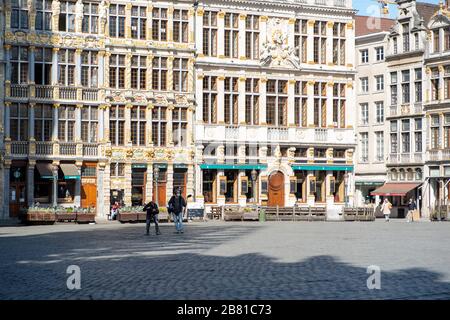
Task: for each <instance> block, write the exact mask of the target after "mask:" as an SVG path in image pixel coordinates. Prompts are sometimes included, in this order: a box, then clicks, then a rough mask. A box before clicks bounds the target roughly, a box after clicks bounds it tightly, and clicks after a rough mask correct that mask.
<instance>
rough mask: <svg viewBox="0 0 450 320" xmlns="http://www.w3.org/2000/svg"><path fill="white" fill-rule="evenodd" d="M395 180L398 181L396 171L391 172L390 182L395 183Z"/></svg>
mask: <svg viewBox="0 0 450 320" xmlns="http://www.w3.org/2000/svg"><path fill="white" fill-rule="evenodd" d="M397 179H398V173H397V170H395V169H393V170H391V180H392V181H397Z"/></svg>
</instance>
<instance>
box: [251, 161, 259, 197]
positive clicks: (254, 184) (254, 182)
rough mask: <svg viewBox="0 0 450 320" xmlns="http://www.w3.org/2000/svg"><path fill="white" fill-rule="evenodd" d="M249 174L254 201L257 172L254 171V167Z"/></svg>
mask: <svg viewBox="0 0 450 320" xmlns="http://www.w3.org/2000/svg"><path fill="white" fill-rule="evenodd" d="M251 176H252V187H253V201H255V203H256V202H257V201H256V179H257V178H258V172H256V170H255V169H253V170H252V172H251Z"/></svg>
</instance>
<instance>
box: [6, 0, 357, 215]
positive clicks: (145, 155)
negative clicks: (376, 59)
mask: <svg viewBox="0 0 450 320" xmlns="http://www.w3.org/2000/svg"><path fill="white" fill-rule="evenodd" d="M354 15H355V10H353V9H352V1H351V0H295V1H294V0H293V1H281V0H272V1H266V0H259V1H256V0H253V1H252V0H249V1H231V0H212V1H189V0H178V1H145V0H136V1H131V2H130V1H122V0H101V1H100V0H77V1H75V0H7V1H5V2H4V4H3V5H2V6H1V14H0V22H1V24H0V25H1V29H0V30H1V35H2V36H1V37H0V38H1V40H0V41H2V50H1V55H2V56H3V61H4V64H2V65H1V66H0V68H4V70H3V72H1V73H0V74H1V77H4V78H1V79H0V80H1V81H2V84H4V85H2V86H0V90H3V88H4V98H2V108H0V110H1V111H0V112H1V122H2V123H1V125H2V126H1V127H0V129H1V130H0V141H1V142H0V143H1V148H2V159H1V160H2V161H1V162H2V164H1V168H0V170H1V174H2V184H1V190H3V191H4V192H1V196H2V199H1V200H2V203H3V206H1V207H2V209H1V210H2V212H1V216H2V218H9V217H11V218H14V217H17V215H18V214H19V212H20V210H23V209H24V208H26V207H28V206H31V205H32V204H33V203H35V202H36V201H37V202H39V203H40V204H41V205H46V206H56V205H62V206H81V207H89V206H95V207H96V208H97V214H98V215H99V216H104V215H106V214H107V213H108V212H109V206H110V204H111V203H112V202H113V201H119V202H123V204H125V205H128V206H130V205H140V204H143V203H144V202H146V201H149V199H152V198H153V199H155V200H157V201H158V203H159V204H160V205H162V206H164V205H165V204H166V202H167V200H168V199H169V198H170V196H171V195H172V191H173V188H174V187H181V188H182V190H183V193H184V195H189V194H192V195H193V197H192V198H190V201H195V202H197V203H198V204H201V205H205V206H209V205H233V204H239V205H241V206H246V205H248V204H255V203H257V204H262V205H269V206H294V205H299V206H310V205H316V206H327V207H328V209H329V211H330V212H337V210H338V209H339V208H340V207H342V206H344V205H345V204H346V203H347V204H350V205H352V204H353V199H354V171H355V168H354V162H353V158H354V152H355V147H356V142H357V141H356V139H355V132H354V130H355V84H354V80H355V74H356V69H355V68H356V64H355V58H356V57H355V23H354ZM2 97H3V95H2Z"/></svg>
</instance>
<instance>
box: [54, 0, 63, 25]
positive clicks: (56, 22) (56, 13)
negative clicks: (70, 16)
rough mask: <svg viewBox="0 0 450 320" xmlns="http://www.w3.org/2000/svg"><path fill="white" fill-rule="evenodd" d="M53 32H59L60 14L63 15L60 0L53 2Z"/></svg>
mask: <svg viewBox="0 0 450 320" xmlns="http://www.w3.org/2000/svg"><path fill="white" fill-rule="evenodd" d="M52 12H53V15H52V30H54V31H58V30H59V14H60V13H61V3H60V1H59V0H53V2H52Z"/></svg>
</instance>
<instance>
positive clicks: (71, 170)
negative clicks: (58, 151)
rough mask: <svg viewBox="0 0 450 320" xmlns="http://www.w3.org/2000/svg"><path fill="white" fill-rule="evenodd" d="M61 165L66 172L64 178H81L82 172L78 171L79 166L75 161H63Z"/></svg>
mask: <svg viewBox="0 0 450 320" xmlns="http://www.w3.org/2000/svg"><path fill="white" fill-rule="evenodd" d="M59 167H60V168H61V170H62V172H63V174H64V179H67V180H73V179H75V180H78V179H81V176H80V173H79V172H78V168H77V166H76V165H74V164H73V163H61V164H60V165H59Z"/></svg>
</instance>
